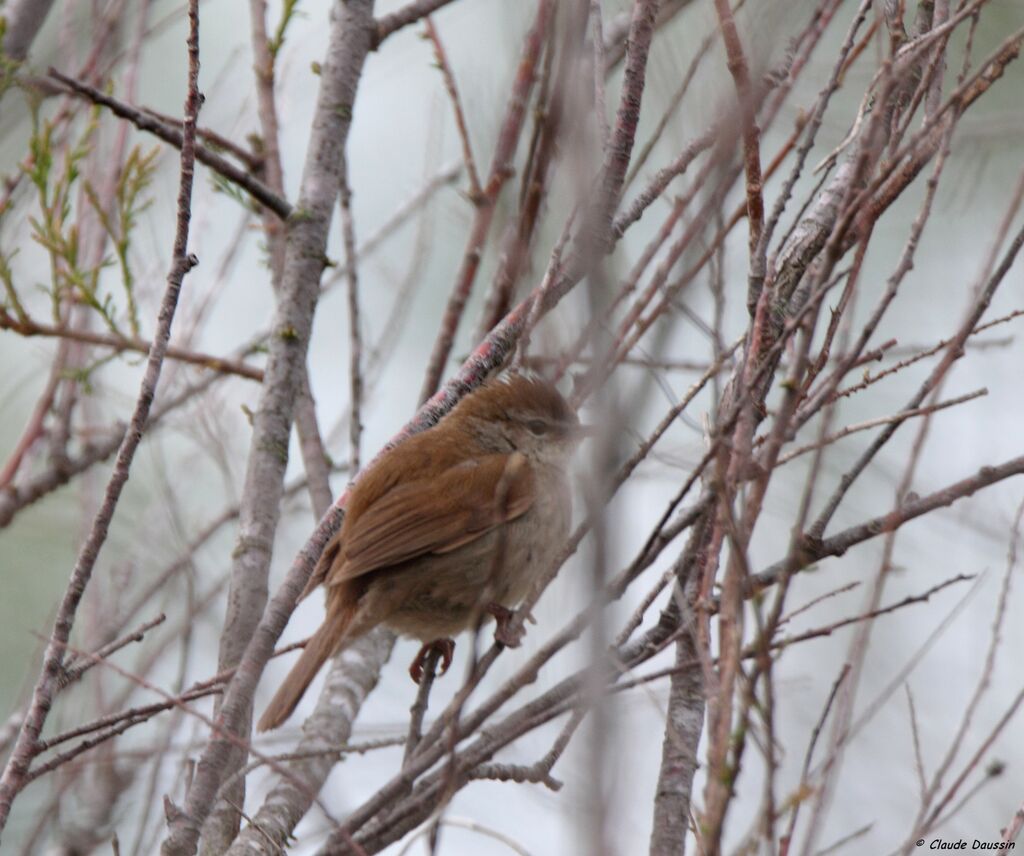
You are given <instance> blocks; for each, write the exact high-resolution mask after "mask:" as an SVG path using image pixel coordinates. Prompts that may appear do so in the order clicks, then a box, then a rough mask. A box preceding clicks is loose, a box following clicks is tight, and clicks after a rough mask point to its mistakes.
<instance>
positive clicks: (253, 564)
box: [162, 0, 373, 854]
mask: <svg viewBox="0 0 1024 856" xmlns="http://www.w3.org/2000/svg"><path fill="white" fill-rule="evenodd" d="M331 18H332V20H331V28H330V39H329V43H328V48H327V55H326V57H325V60H324V62H323V65H322V71H321V83H320V91H319V96H318V99H317V108H316V113H315V115H314V119H313V125H312V133H311V137H310V142H309V148H308V149H307V153H306V162H305V167H304V170H303V176H302V185H301V191H300V194H299V200H298V203H297V204H296V206H295V209H294V211H293V213H292V215H291V217H290V218H289V220H288V224H287V228H288V233H287V238H286V253H285V267H284V277H283V280H282V283H281V292H280V296H279V302H278V308H277V312H276V314H275V318H274V324H273V332H272V334H271V338H270V346H269V354H268V361H267V369H266V372H265V376H264V377H265V379H264V385H263V392H262V395H261V398H260V403H259V407H258V409H257V411H256V415H255V418H254V420H253V437H252V443H251V447H250V453H249V460H248V465H247V469H246V478H245V486H244V489H243V501H242V508H241V514H240V519H239V531H238V538H237V541H236V546H235V550H234V553H233V556H234V561H233V562H232V568H231V583H230V588H229V591H228V607H227V615H226V616H225V622H224V631H223V633H222V635H221V640H222V645H221V651H220V657H219V663H218V667H219V668H220V669H226V668H233V667H234V666H236V665H237V664H238V662H239V661H240V660H241V657H242V654H243V652H244V651H245V649H246V647H247V645H248V643H249V640H250V639H251V637H252V635H253V632H254V631H255V629H256V627H257V625H258V623H259V621H260V618H261V616H262V615H263V611H264V608H265V607H266V604H267V595H268V575H269V570H270V560H271V556H272V553H273V541H274V534H275V532H276V529H277V524H278V520H279V517H280V501H281V494H282V490H283V480H284V472H285V468H286V466H287V463H288V441H289V434H290V432H291V423H292V418H293V416H294V409H295V400H296V394H297V392H298V390H299V389H300V388H301V387H302V381H303V377H304V373H305V360H306V352H307V349H308V345H309V335H310V330H311V327H312V321H313V313H314V311H315V309H316V304H317V298H318V297H319V293H320V276H321V274H322V272H323V269H324V263H325V261H326V248H327V237H328V232H329V230H330V225H331V218H332V215H333V208H334V203H335V200H336V199H337V196H338V190H339V186H340V176H341V165H342V155H343V152H344V148H345V141H346V140H347V138H348V131H349V128H350V126H351V121H352V110H353V105H354V103H355V96H356V89H357V86H358V83H359V79H360V77H361V74H362V69H363V63H364V61H365V59H366V55H367V53H368V51H369V49H370V44H371V39H372V35H373V0H348V2H339V3H336V4H335V5H334V7H333V9H332V16H331ZM237 701H238V702H239V703H238V704H237V706H236V707H233V708H232V712H231V714H232V715H231V717H230V720H231V721H224V722H222V723H221V724H222V726H223V727H224V728H225V729H226V730H228V731H230V732H231V733H233V734H234V735H235V736H236V737H237V738H241V739H242V740H245V739H247V738H248V736H249V733H250V728H251V718H252V694H251V692H250V693H248V694H247V697H246V698H245V699H239V700H237ZM225 718H226V717H225ZM245 756H246V752H245V751H244V750H243V749H241V748H240V747H238V746H237V745H236V744H235V743H234V742H233V741H232V740H230V739H226V738H223V737H221V736H218V735H215V736H213V737H212V738H211V740H210V743H209V744H208V745H207V747H206V750H205V751H204V753H203V757H202V759H201V760H200V762H199V764H198V766H197V769H196V776H195V778H194V780H193V782H192V786H191V788H190V789H189V792H188V795H187V797H186V803H185V807H184V810H183V811H182V813H181V814H180V815H176V816H175V819H174V820H173V821H172V823H171V834H170V836H169V837H168V838H167V840H165V842H164V844H163V846H162V850H163V853H164V854H192V853H194V852H195V849H196V846H197V844H198V842H199V830H200V827H201V825H202V824H203V822H204V821H205V820H206V819H207V817H208V816H209V815H210V813H211V809H212V808H213V802H214V799H215V796H216V794H217V791H218V789H219V787H220V783H221V782H222V781H223V780H224V779H225V777H226V776H229V775H231V774H232V773H234V772H235V771H236V770H238V769H240V767H241V766H242V764H244V762H245ZM218 817H219V818H220V820H219V821H218V822H217V823H216V825H212V826H211V827H209V828H206V829H204V830H203V833H204V839H205V841H204V849H207V848H208V849H209V852H223V851H224V850H226V849H227V847H228V846H229V845H230V844H231V841H232V840H233V839H234V837H235V834H236V833H237V829H238V822H239V818H238V815H237V813H233V816H231V817H229V818H224V817H223V816H218Z"/></svg>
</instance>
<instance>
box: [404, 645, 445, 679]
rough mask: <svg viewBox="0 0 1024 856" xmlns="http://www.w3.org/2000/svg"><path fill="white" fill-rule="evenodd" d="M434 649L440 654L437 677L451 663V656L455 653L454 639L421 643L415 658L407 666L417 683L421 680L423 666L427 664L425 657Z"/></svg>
mask: <svg viewBox="0 0 1024 856" xmlns="http://www.w3.org/2000/svg"><path fill="white" fill-rule="evenodd" d="M435 651H436V652H437V653H438V654H440V655H441V669H440V671H438V672H436V673H435V674H436V676H437V677H441V675H443V674H444V673H445V672H447V671H448V667H449V666H450V665H451V664H452V656H453V655H454V654H455V640H453V639H435V640H434V641H433V642H425V643H424V644H423V647H422V648H420V651H419V653H418V654H417V655H416V658H415V659H414V660H413V661H412V665H411V666H409V676H410V677H411V678H412V679H413V681H415V682H416V683H417V684H418V683H419V682H420V681H422V680H423V667H424V666H425V665H426V664H427V658H428V657H429V656H430V655H431V654H433V653H434V652H435Z"/></svg>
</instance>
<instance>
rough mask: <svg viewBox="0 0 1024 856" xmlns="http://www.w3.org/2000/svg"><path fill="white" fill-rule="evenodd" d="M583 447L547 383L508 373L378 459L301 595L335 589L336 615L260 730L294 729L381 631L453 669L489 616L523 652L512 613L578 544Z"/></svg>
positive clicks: (330, 605)
mask: <svg viewBox="0 0 1024 856" xmlns="http://www.w3.org/2000/svg"><path fill="white" fill-rule="evenodd" d="M582 436H583V431H582V430H581V429H580V424H579V420H578V419H577V417H576V414H575V413H574V412H573V410H572V408H571V407H570V406H569V405H568V403H567V402H566V401H565V399H564V398H562V396H561V395H560V394H559V392H558V390H556V389H555V388H554V386H552V385H551V384H550V383H548V382H547V381H544V380H541V379H539V378H536V377H532V376H526V375H521V374H518V373H508V374H505V375H503V376H501V377H499V378H497V379H495V380H492V381H490V382H488V383H486V384H484V385H483V386H481V387H480V388H478V389H477V390H475V391H474V392H472V393H470V394H469V395H467V396H466V397H465V398H463V399H462V401H460V402H459V403H458V404H457V405H456V406H455V408H454V409H453V410H452V411H451V413H449V414H448V415H447V416H446V417H445V418H444V419H442V420H441V421H440V422H439V423H438V424H437V425H435V426H434V427H433V428H430V429H428V430H426V431H423V432H422V433H420V434H416V435H415V436H413V437H410V438H409V439H407V440H406V441H405V442H403V443H401V444H399V445H398V446H396V447H394V448H393V449H391V450H389V451H387V452H386V453H385V454H383V455H381V456H380V457H379V458H378V459H377V461H376V462H375V463H374V464H373V465H372V466H371V467H370V468H369V469H368V470H367V471H366V472H365V473H364V475H363V476H362V478H360V479H359V481H358V482H357V483H356V484H355V486H354V487H353V488H352V493H351V495H350V497H349V500H348V503H347V506H346V514H345V522H344V523H343V524H342V527H341V530H340V531H339V532H338V534H337V535H335V536H334V538H332V539H331V541H329V542H328V544H327V546H326V548H325V549H324V552H323V555H322V556H321V557H320V561H319V562H318V563H317V566H316V569H315V570H314V571H313V576H312V578H311V579H310V581H309V584H308V585H307V586H306V590H305V591H304V592H303V597H305V596H306V595H307V594H308V593H309V592H310V591H312V590H313V589H314V588H316V586H318V585H320V584H323V585H324V586H325V587H326V589H327V598H326V599H327V616H326V618H325V619H324V623H323V624H322V625H321V626H320V629H319V630H317V632H316V633H315V634H313V636H312V638H311V639H310V640H309V642H308V643H306V647H305V649H304V650H303V652H302V655H301V656H300V657H299V660H298V662H297V663H296V664H295V666H294V667H293V668H292V670H291V672H289V673H288V676H287V677H286V678H285V680H284V683H283V684H281V687H280V689H278V691H277V693H276V694H275V695H274V697H273V699H272V700H271V702H270V704H269V705H268V706H267V709H266V710H265V711H264V713H263V716H262V717H261V718H260V721H259V724H258V726H257V727H258V729H259V730H260V731H267V730H269V729H271V728H276V727H277V726H279V725H280V724H281V723H283V722H284V721H285V720H286V719H287V718H288V717H289V716H291V714H292V711H294V710H295V706H296V705H297V704H298V703H299V699H300V698H302V694H303V693H304V692H305V691H306V687H308V686H309V684H310V682H311V681H312V680H313V678H314V677H315V676H316V674H317V672H319V671H320V668H321V666H323V664H324V663H325V662H326V661H327V660H328V659H329V658H330V657H331V656H333V655H334V654H335V653H337V651H338V650H340V649H341V648H342V647H344V646H345V645H346V644H348V643H350V642H351V641H352V640H354V639H356V638H358V637H360V636H362V635H363V634H365V633H368V632H369V631H370V630H372V629H373V628H374V627H376V626H377V625H380V624H383V625H385V626H387V627H389V628H391V629H392V630H394V631H396V632H397V633H400V634H404V635H406V636H412V637H415V638H417V639H419V640H421V641H422V642H423V643H424V645H423V647H422V648H421V649H420V652H419V654H418V655H417V657H416V659H415V660H414V661H413V664H412V666H411V667H410V669H409V672H410V674H411V675H412V677H413V680H415V681H416V682H417V683H418V682H419V680H420V677H421V675H422V670H423V663H424V661H425V660H426V657H427V655H428V654H429V653H430V651H431V649H434V648H436V649H438V650H440V651H441V652H442V654H443V663H442V673H443V672H444V670H446V669H447V668H448V666H449V665H450V664H451V658H452V653H453V651H454V648H455V643H454V642H453V641H452V639H451V637H452V636H454V635H455V634H457V633H459V632H461V631H462V630H465V629H467V628H469V627H471V626H474V624H475V623H476V622H478V621H479V620H480V618H481V617H482V616H483V615H484V614H490V615H492V616H494V618H495V620H496V621H497V630H496V632H495V638H496V639H497V640H498V641H499V642H502V643H503V644H506V645H509V646H511V647H514V646H515V645H518V644H519V639H518V638H516V637H515V636H514V635H513V634H511V632H510V629H509V627H508V621H509V618H510V616H511V607H514V606H515V605H516V604H517V603H518V602H519V601H520V600H522V598H523V597H524V596H525V595H526V594H527V592H528V591H529V589H530V587H531V585H532V584H533V582H534V581H535V580H536V579H537V577H538V576H539V575H540V574H542V573H543V572H544V571H545V570H546V569H547V568H549V567H550V565H551V562H552V561H553V560H554V558H555V554H556V553H557V551H558V549H559V548H560V547H561V546H562V544H563V542H564V541H565V538H566V535H567V534H568V529H569V521H570V516H571V513H572V501H571V497H570V493H569V483H568V478H567V474H566V470H567V468H568V465H569V461H570V459H571V457H572V453H573V449H574V448H575V446H576V444H577V443H578V441H579V439H580V438H581V437H582Z"/></svg>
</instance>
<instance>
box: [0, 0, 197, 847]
mask: <svg viewBox="0 0 1024 856" xmlns="http://www.w3.org/2000/svg"><path fill="white" fill-rule="evenodd" d="M188 59H189V63H188V93H187V95H186V98H185V119H184V123H183V128H182V145H181V177H180V181H179V186H178V216H177V224H176V229H175V235H174V248H173V251H172V262H171V270H170V273H169V274H168V276H167V288H166V290H165V291H164V295H163V299H162V300H161V302H160V312H159V315H158V321H157V329H156V332H155V334H154V336H153V344H152V346H151V348H150V351H149V358H148V360H147V362H146V372H145V375H144V376H143V378H142V383H141V387H140V389H139V396H138V400H137V401H136V404H135V410H134V412H133V413H132V418H131V421H130V423H129V427H128V430H127V431H126V432H125V434H124V438H123V440H122V441H121V447H120V449H119V450H118V454H117V460H116V462H115V464H114V472H113V473H112V474H111V476H110V480H109V482H108V483H107V488H106V491H105V492H104V497H103V502H102V504H101V505H100V508H99V510H98V511H97V513H96V517H95V519H94V520H93V524H92V528H91V530H90V532H89V535H88V537H87V538H86V541H85V543H84V544H83V545H82V549H81V551H80V552H79V554H78V560H77V561H76V562H75V567H74V569H73V570H72V572H71V579H70V581H69V582H68V587H67V590H66V591H65V593H64V597H63V598H62V600H61V604H60V606H59V608H58V610H57V617H56V620H55V621H54V626H53V632H52V634H51V636H50V641H49V644H48V645H47V646H46V653H45V655H44V659H43V668H42V672H41V674H40V675H39V679H38V680H37V682H36V686H35V689H34V691H33V693H32V702H31V704H30V706H29V710H28V715H27V716H26V717H25V722H24V724H23V725H22V728H21V733H20V734H19V735H18V740H17V742H16V743H15V745H14V748H13V750H12V751H11V755H10V757H9V758H8V760H7V766H6V767H5V769H4V772H3V777H2V778H0V832H2V831H3V828H4V826H5V825H6V823H7V818H8V816H9V815H10V811H11V805H12V803H13V802H14V799H15V797H16V796H17V795H18V793H19V792H20V791H21V789H22V788H23V787H24V785H25V777H26V774H27V773H28V768H29V765H30V764H31V763H32V759H33V757H35V755H36V754H37V752H38V743H39V736H40V734H41V733H42V730H43V726H44V725H45V723H46V718H47V714H48V713H49V711H50V707H51V704H52V702H53V697H54V695H55V694H56V692H57V690H58V687H59V684H60V678H61V675H62V672H63V665H64V656H65V649H66V646H67V642H68V639H69V637H70V636H71V628H72V627H73V625H74V622H75V615H76V612H77V610H78V605H79V603H80V602H81V599H82V595H84V594H85V588H86V586H87V585H88V584H89V580H90V578H91V577H92V571H93V568H94V567H95V566H96V561H97V559H98V558H99V553H100V550H101V548H102V547H103V544H104V542H105V541H106V538H107V532H108V530H109V528H110V523H111V520H112V519H113V517H114V512H115V511H116V510H117V504H118V500H119V499H120V498H121V492H122V490H123V489H124V486H125V484H126V483H127V481H128V475H129V472H130V470H131V465H132V461H133V460H134V458H135V452H136V450H137V449H138V447H139V443H140V442H141V440H142V433H143V430H144V429H145V426H146V420H147V418H148V416H149V411H150V408H151V407H152V404H153V399H154V398H155V397H156V387H157V383H158V381H159V380H160V370H161V368H162V366H163V361H164V356H165V355H166V352H167V346H168V343H169V342H170V338H171V326H172V324H173V322H174V313H175V310H176V308H177V305H178V295H179V294H180V292H181V285H182V281H183V280H184V278H185V274H186V273H188V271H189V270H191V269H192V268H193V267H194V266H195V265H196V264H197V261H198V260H197V259H196V258H195V257H194V256H190V255H187V249H188V229H189V221H190V219H191V203H192V183H193V175H194V170H195V135H196V118H197V116H198V114H199V105H200V103H201V96H200V94H199V12H198V0H190V3H189V38H188Z"/></svg>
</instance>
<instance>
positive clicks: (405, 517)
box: [326, 452, 534, 586]
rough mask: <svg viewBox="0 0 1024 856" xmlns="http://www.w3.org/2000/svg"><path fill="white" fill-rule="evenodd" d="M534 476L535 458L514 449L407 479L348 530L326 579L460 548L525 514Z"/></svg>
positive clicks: (341, 579)
mask: <svg viewBox="0 0 1024 856" xmlns="http://www.w3.org/2000/svg"><path fill="white" fill-rule="evenodd" d="M533 483H534V482H533V470H532V469H531V467H530V464H529V462H528V461H527V460H526V458H525V457H524V456H523V455H521V454H519V453H518V452H514V453H512V454H511V455H486V456H484V457H482V458H479V459H477V460H476V461H475V462H472V463H463V464H459V465H456V466H453V467H449V468H448V469H447V470H445V471H444V472H442V473H441V475H440V476H436V477H434V478H432V479H431V480H430V481H429V482H425V481H421V480H417V481H413V482H407V483H404V484H400V485H398V486H396V487H394V488H392V489H391V490H390V491H388V492H387V493H385V494H384V495H383V496H382V497H380V499H378V500H377V501H376V502H374V503H372V504H371V505H370V506H369V507H368V508H367V509H366V510H365V511H364V512H363V513H362V514H361V515H359V517H358V519H356V520H353V521H352V525H351V526H350V527H348V528H347V529H346V532H345V542H344V545H343V546H342V548H341V551H340V555H338V556H336V557H335V560H334V563H333V567H332V568H331V571H330V573H329V574H328V576H327V580H326V582H327V585H329V586H332V585H338V584H340V583H343V582H346V581H347V580H351V579H354V578H355V577H359V576H362V575H363V574H367V573H369V572H371V571H375V570H378V569H380V568H386V567H390V566H392V565H397V564H399V563H401V562H405V561H408V560H409V559H414V558H416V557H417V556H422V555H426V554H429V553H447V552H450V551H452V550H455V549H458V548H459V547H461V546H463V545H464V544H468V543H469V542H471V541H474V540H476V539H477V538H479V537H480V536H481V535H483V534H485V533H486V532H488V531H489V530H491V529H493V528H494V527H495V526H498V525H499V524H501V523H504V522H506V521H508V520H514V519H515V518H516V517H519V516H520V515H522V514H525V513H526V511H527V509H529V507H530V505H531V504H532V503H533V496H534V489H533Z"/></svg>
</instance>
